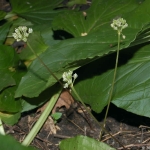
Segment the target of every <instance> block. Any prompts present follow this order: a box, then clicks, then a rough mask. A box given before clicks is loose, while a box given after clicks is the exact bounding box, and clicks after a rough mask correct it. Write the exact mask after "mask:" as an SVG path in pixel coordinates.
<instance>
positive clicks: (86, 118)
mask: <svg viewBox="0 0 150 150" xmlns="http://www.w3.org/2000/svg"><path fill="white" fill-rule="evenodd" d="M77 103H78V105H79V107H80V108H81V109H82V111H83V113H84V117H83V116H82V117H83V118H84V119H85V120H86V121H87V123H88V125H89V126H90V128H91V130H94V129H93V126H92V125H91V123H90V120H89V118H88V116H87V114H86V113H85V112H84V110H83V108H82V107H81V104H80V103H79V102H77Z"/></svg>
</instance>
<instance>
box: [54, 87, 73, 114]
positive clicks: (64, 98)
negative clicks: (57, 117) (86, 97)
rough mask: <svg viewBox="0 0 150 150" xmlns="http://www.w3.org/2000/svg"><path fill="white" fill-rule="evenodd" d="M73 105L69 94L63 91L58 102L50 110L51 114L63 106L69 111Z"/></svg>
mask: <svg viewBox="0 0 150 150" xmlns="http://www.w3.org/2000/svg"><path fill="white" fill-rule="evenodd" d="M73 103H74V99H73V97H72V96H71V94H69V92H68V91H66V90H63V91H62V93H61V94H60V97H59V99H58V101H57V102H56V104H55V106H54V108H53V110H52V114H53V113H55V112H56V109H57V108H61V107H63V106H65V107H66V109H69V108H70V106H71V105H72V104H73Z"/></svg>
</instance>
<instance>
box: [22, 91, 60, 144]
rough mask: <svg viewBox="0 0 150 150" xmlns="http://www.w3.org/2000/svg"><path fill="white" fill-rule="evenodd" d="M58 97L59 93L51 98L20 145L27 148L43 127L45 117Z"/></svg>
mask: <svg viewBox="0 0 150 150" xmlns="http://www.w3.org/2000/svg"><path fill="white" fill-rule="evenodd" d="M59 95H60V91H59V92H58V93H57V94H55V95H53V97H52V98H51V99H50V101H49V103H48V105H47V107H46V109H45V110H44V111H43V113H42V115H41V116H40V118H39V119H38V121H37V122H36V124H35V125H34V126H33V128H32V129H31V131H30V132H29V134H28V135H27V136H26V138H25V139H24V141H23V142H22V145H25V146H28V145H29V144H30V143H31V142H32V140H33V139H34V137H35V136H36V134H37V133H38V132H39V130H40V128H41V127H42V126H43V124H44V122H45V121H46V119H47V117H48V116H49V114H50V112H51V110H52V109H53V107H54V105H55V103H56V102H57V99H58V98H59Z"/></svg>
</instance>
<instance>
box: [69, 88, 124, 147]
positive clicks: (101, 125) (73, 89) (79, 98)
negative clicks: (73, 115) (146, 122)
mask: <svg viewBox="0 0 150 150" xmlns="http://www.w3.org/2000/svg"><path fill="white" fill-rule="evenodd" d="M70 88H71V90H72V91H73V92H74V94H75V95H76V96H77V98H78V100H79V101H80V102H81V103H82V105H83V106H84V108H85V109H86V111H87V112H88V113H89V114H90V116H91V117H92V118H93V120H94V121H95V122H96V123H97V124H98V125H99V126H100V127H101V128H102V130H103V131H105V132H106V133H107V134H109V135H110V136H111V137H112V138H113V139H115V140H116V141H117V142H118V143H119V144H120V145H121V146H122V147H123V148H124V149H126V148H125V147H124V145H123V144H122V143H120V142H119V140H118V139H116V138H115V137H113V136H112V134H110V133H109V132H108V131H107V130H106V129H105V128H104V126H103V124H101V123H100V122H98V121H97V119H96V118H95V117H94V116H93V114H92V113H91V112H90V110H89V109H88V108H87V107H86V105H85V104H84V103H83V101H82V99H81V97H80V96H79V94H78V93H77V92H76V90H75V88H74V87H73V85H72V86H71V87H70Z"/></svg>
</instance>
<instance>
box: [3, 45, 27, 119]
mask: <svg viewBox="0 0 150 150" xmlns="http://www.w3.org/2000/svg"><path fill="white" fill-rule="evenodd" d="M0 56H1V57H0V71H1V73H0V75H1V78H0V82H1V86H0V87H1V89H3V90H2V91H1V93H0V111H1V112H3V113H4V112H5V113H7V114H9V113H10V115H14V114H11V113H18V112H19V111H20V110H21V108H22V106H21V101H20V100H19V99H15V98H14V93H15V90H16V88H17V85H18V84H19V82H20V79H21V77H22V76H23V75H24V73H25V71H26V69H24V70H23V68H22V66H20V65H19V64H20V63H21V62H20V61H19V59H18V57H17V55H16V53H15V52H14V49H13V48H12V47H10V46H4V45H0ZM13 85H16V86H13ZM4 117H5V115H4Z"/></svg>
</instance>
